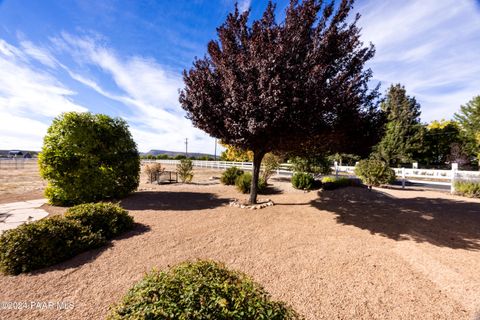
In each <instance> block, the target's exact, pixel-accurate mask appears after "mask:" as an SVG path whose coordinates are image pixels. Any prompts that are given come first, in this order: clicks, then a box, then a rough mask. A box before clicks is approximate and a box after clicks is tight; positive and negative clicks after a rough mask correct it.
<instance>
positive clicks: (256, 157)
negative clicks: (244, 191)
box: [249, 151, 265, 204]
mask: <svg viewBox="0 0 480 320" xmlns="http://www.w3.org/2000/svg"><path fill="white" fill-rule="evenodd" d="M264 155H265V153H264V152H259V151H254V152H253V174H252V186H251V187H250V200H249V203H250V204H255V203H257V186H258V177H259V176H260V166H261V165H262V159H263V156H264Z"/></svg>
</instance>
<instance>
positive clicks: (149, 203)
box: [121, 191, 229, 211]
mask: <svg viewBox="0 0 480 320" xmlns="http://www.w3.org/2000/svg"><path fill="white" fill-rule="evenodd" d="M228 202H229V199H226V198H223V199H222V198H218V197H217V196H216V195H215V194H213V193H204V192H168V191H157V192H155V191H140V192H135V193H134V194H132V195H131V196H129V197H128V198H125V199H124V200H122V202H121V206H122V207H123V208H125V209H127V210H178V211H188V210H203V209H213V208H216V207H220V206H223V205H225V204H228Z"/></svg>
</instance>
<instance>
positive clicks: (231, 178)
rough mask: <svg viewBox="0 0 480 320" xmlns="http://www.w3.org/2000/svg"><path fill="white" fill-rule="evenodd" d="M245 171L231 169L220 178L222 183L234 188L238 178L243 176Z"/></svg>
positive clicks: (235, 168)
mask: <svg viewBox="0 0 480 320" xmlns="http://www.w3.org/2000/svg"><path fill="white" fill-rule="evenodd" d="M243 173H244V172H243V170H241V169H238V168H237V167H231V168H228V169H227V170H225V171H224V172H223V173H222V176H221V177H220V182H221V183H223V184H224V185H227V186H233V185H234V184H235V180H236V179H237V177H238V176H241V175H242V174H243Z"/></svg>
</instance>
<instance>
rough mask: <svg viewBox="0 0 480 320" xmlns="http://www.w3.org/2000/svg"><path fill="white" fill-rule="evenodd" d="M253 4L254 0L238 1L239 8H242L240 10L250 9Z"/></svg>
mask: <svg viewBox="0 0 480 320" xmlns="http://www.w3.org/2000/svg"><path fill="white" fill-rule="evenodd" d="M251 4H252V0H240V1H238V10H240V12H243V11H247V10H248V9H250V5H251Z"/></svg>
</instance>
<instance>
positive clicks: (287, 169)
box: [142, 160, 480, 192]
mask: <svg viewBox="0 0 480 320" xmlns="http://www.w3.org/2000/svg"><path fill="white" fill-rule="evenodd" d="M142 162H143V163H153V162H158V163H162V164H166V165H167V164H168V165H177V164H178V163H180V160H142ZM192 162H193V166H195V167H199V168H211V169H227V168H231V167H237V168H240V169H243V170H250V171H251V170H252V168H253V163H252V162H235V161H206V160H192ZM291 167H292V165H291V164H288V163H284V164H282V165H280V167H279V168H278V169H277V174H283V175H291V174H292V168H291ZM457 168H458V166H457V165H456V164H453V165H452V169H451V170H437V169H415V168H414V169H411V168H392V169H393V171H395V174H396V176H397V179H398V180H399V181H400V182H401V183H402V187H405V184H406V183H407V182H412V183H426V184H429V185H440V186H449V187H450V189H451V191H452V192H454V191H455V189H454V187H455V184H454V181H456V180H467V181H478V182H480V171H462V170H458V169H457ZM354 170H355V166H340V165H334V166H333V167H332V171H333V172H334V173H335V175H337V176H338V175H347V176H350V177H355V172H354Z"/></svg>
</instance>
